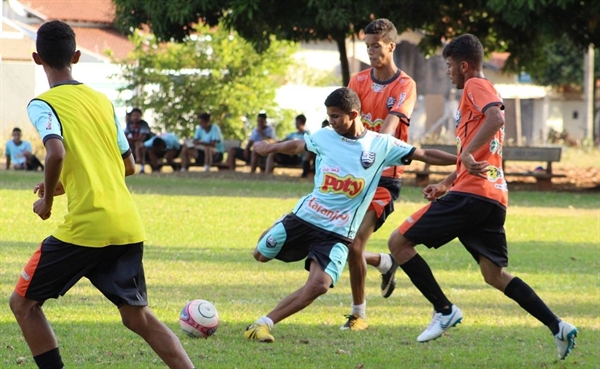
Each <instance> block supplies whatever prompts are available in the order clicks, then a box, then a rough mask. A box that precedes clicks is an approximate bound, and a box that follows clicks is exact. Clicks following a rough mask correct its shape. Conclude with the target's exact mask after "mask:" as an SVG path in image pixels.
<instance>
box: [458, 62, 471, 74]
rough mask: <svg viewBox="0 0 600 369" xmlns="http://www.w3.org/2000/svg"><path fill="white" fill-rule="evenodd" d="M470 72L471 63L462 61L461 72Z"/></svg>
mask: <svg viewBox="0 0 600 369" xmlns="http://www.w3.org/2000/svg"><path fill="white" fill-rule="evenodd" d="M468 70H469V63H467V62H466V61H464V60H463V61H461V62H460V71H461V73H467V71H468Z"/></svg>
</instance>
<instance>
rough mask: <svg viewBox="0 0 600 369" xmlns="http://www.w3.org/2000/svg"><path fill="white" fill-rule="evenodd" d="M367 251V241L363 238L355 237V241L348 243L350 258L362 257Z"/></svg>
mask: <svg viewBox="0 0 600 369" xmlns="http://www.w3.org/2000/svg"><path fill="white" fill-rule="evenodd" d="M364 251H365V243H364V242H362V240H357V239H354V241H353V242H352V243H351V244H350V245H348V256H349V257H350V258H353V257H360V256H362V254H363V252H364Z"/></svg>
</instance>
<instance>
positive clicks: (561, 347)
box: [554, 321, 577, 360]
mask: <svg viewBox="0 0 600 369" xmlns="http://www.w3.org/2000/svg"><path fill="white" fill-rule="evenodd" d="M575 337H577V327H575V326H574V325H573V324H569V323H567V322H562V321H561V322H560V323H558V333H557V334H556V335H554V343H556V348H557V349H558V358H559V359H561V360H564V358H566V357H567V355H569V353H570V352H571V350H572V349H573V347H575Z"/></svg>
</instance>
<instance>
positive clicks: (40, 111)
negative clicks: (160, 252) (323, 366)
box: [10, 21, 194, 368]
mask: <svg viewBox="0 0 600 369" xmlns="http://www.w3.org/2000/svg"><path fill="white" fill-rule="evenodd" d="M36 49H37V52H34V53H33V60H34V61H35V63H36V64H38V65H41V66H43V68H44V72H45V73H46V76H47V78H48V83H49V84H50V90H48V91H47V92H44V93H43V94H41V95H40V96H38V97H37V98H35V99H33V100H32V101H31V102H30V103H29V105H28V107H27V113H28V115H29V119H30V120H31V122H32V123H33V125H34V126H35V127H36V129H37V131H38V132H39V134H40V136H41V137H42V140H43V142H44V146H45V147H46V170H45V172H44V182H41V183H38V184H37V185H36V186H35V187H34V192H35V193H37V194H38V197H39V199H38V200H37V201H36V202H35V203H34V204H33V211H34V212H35V213H36V214H37V215H38V216H39V217H40V218H41V219H43V220H46V219H48V218H50V216H51V211H52V205H53V201H54V197H55V196H58V195H62V194H66V195H67V203H68V214H67V215H66V216H65V221H64V223H63V224H61V225H60V226H59V227H58V229H56V231H54V232H53V233H52V235H51V236H49V237H48V238H46V239H45V240H44V241H42V243H41V245H40V247H39V248H38V250H37V251H36V252H35V253H34V254H33V256H32V257H31V259H30V260H29V262H28V263H27V265H26V266H25V268H24V270H23V272H22V273H21V275H20V276H19V280H18V281H17V285H16V287H15V291H14V292H13V294H12V296H11V298H10V307H11V310H12V311H13V313H14V315H15V318H16V319H17V322H18V323H19V326H20V327H21V331H22V332H23V336H24V337H25V341H26V342H27V344H28V345H29V348H30V350H31V353H32V355H33V358H34V360H35V362H36V364H37V365H38V367H40V368H62V367H63V362H62V358H61V356H60V353H59V350H58V342H57V340H56V337H55V335H54V331H53V330H52V327H51V326H50V324H49V323H48V321H47V320H46V317H45V315H44V313H43V311H42V304H43V303H44V302H45V301H46V300H47V299H50V298H58V297H59V296H62V295H64V294H65V293H66V292H67V291H68V290H69V289H70V288H71V287H72V286H73V285H74V284H75V283H76V282H77V281H78V280H79V279H81V277H86V278H88V279H89V280H90V281H91V282H92V284H93V285H94V286H95V287H96V288H97V289H98V290H100V292H102V294H103V295H104V296H106V297H107V298H108V299H109V300H110V301H111V302H112V303H113V304H115V305H116V306H117V308H118V309H119V312H120V314H121V318H122V321H123V324H124V325H125V326H126V327H127V328H129V329H131V330H132V331H133V332H135V333H137V334H138V335H140V336H141V337H142V338H143V339H144V340H146V342H147V343H148V344H149V345H150V347H152V349H153V350H154V351H155V352H156V353H157V354H158V356H160V358H161V359H162V360H163V361H164V362H165V364H167V365H168V366H169V367H171V368H193V367H194V366H193V364H192V362H191V361H190V359H189V357H188V355H187V354H186V352H185V350H184V349H183V347H182V346H181V343H180V342H179V339H178V338H177V336H176V335H175V334H174V333H173V332H172V331H171V330H169V328H167V326H165V325H164V324H163V323H161V322H160V321H159V320H158V319H157V318H156V317H155V316H154V314H153V313H152V312H151V311H150V309H149V308H148V302H147V300H146V282H145V278H144V268H143V266H142V255H143V241H144V239H145V237H146V235H145V232H144V228H143V225H142V221H141V218H140V214H139V213H138V211H137V209H136V207H135V204H134V202H133V199H132V197H131V194H130V193H129V190H128V189H127V186H126V184H125V176H127V175H131V174H133V173H134V172H135V163H134V160H133V156H132V155H131V150H130V149H129V145H128V143H127V138H126V137H125V134H124V133H123V130H122V129H121V127H120V125H119V123H118V120H117V118H116V116H115V112H114V108H113V106H112V104H111V102H110V101H109V100H108V98H107V97H106V96H104V95H103V94H101V93H99V92H96V91H94V90H93V89H91V88H89V87H87V86H86V85H84V84H82V83H80V82H77V81H75V80H73V77H72V75H71V67H72V64H76V63H77V62H78V61H79V58H80V56H81V52H80V51H79V50H76V48H75V33H74V32H73V30H72V29H71V27H70V26H69V25H67V24H66V23H63V22H60V21H51V22H47V23H45V24H43V25H42V26H41V27H40V28H39V30H38V32H37V40H36ZM123 220H127V221H126V222H125V221H123ZM71 366H72V365H71Z"/></svg>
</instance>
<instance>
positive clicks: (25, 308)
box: [8, 292, 39, 318]
mask: <svg viewBox="0 0 600 369" xmlns="http://www.w3.org/2000/svg"><path fill="white" fill-rule="evenodd" d="M8 306H9V307H10V310H11V311H12V312H13V314H14V315H15V316H16V317H17V318H18V317H20V316H24V315H26V314H27V312H29V311H30V310H31V309H33V308H35V307H39V304H38V303H37V302H35V301H32V300H29V299H26V298H24V297H21V296H20V295H18V294H17V293H16V292H13V294H12V295H11V296H10V299H9V300H8Z"/></svg>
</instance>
